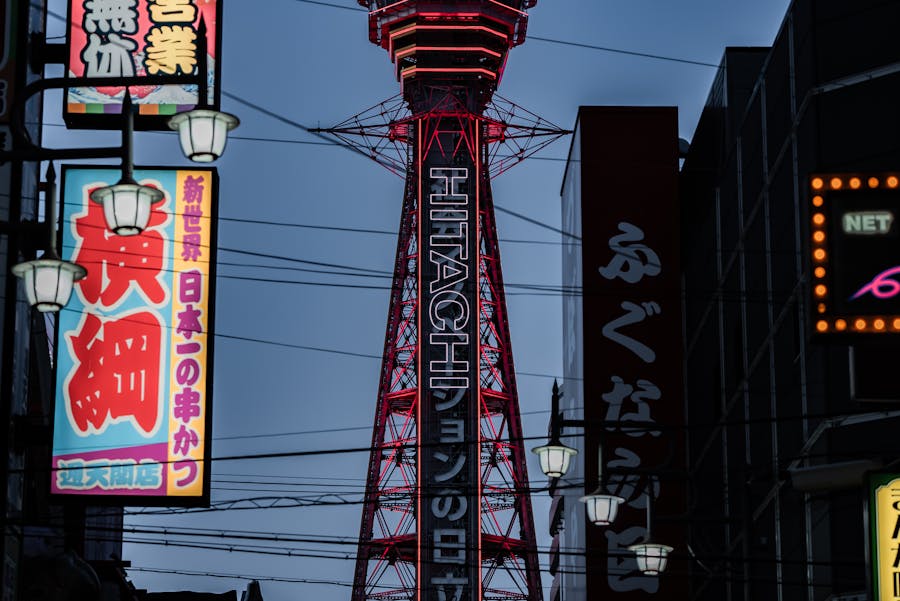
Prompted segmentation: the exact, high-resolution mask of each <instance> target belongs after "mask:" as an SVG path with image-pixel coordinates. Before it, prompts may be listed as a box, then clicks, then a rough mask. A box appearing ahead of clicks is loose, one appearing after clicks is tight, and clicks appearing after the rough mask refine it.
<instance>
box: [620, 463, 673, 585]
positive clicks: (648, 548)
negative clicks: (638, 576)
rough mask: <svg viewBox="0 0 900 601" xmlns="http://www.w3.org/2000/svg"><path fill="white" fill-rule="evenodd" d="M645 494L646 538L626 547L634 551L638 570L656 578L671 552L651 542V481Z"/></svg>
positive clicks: (669, 548)
mask: <svg viewBox="0 0 900 601" xmlns="http://www.w3.org/2000/svg"><path fill="white" fill-rule="evenodd" d="M645 492H646V494H647V536H646V537H645V538H644V542H642V543H638V544H636V545H631V546H630V547H628V550H629V551H634V554H635V559H636V560H637V565H638V569H639V570H640V571H641V572H642V573H644V574H645V575H647V576H658V575H659V574H660V573H662V572H664V571H665V569H666V566H667V565H668V563H669V553H671V552H672V551H673V549H672V547H670V546H668V545H661V544H659V543H654V542H651V541H652V540H653V538H652V530H651V528H652V526H653V520H652V508H653V480H652V479H651V480H650V485H649V486H648V487H647V489H646V491H645Z"/></svg>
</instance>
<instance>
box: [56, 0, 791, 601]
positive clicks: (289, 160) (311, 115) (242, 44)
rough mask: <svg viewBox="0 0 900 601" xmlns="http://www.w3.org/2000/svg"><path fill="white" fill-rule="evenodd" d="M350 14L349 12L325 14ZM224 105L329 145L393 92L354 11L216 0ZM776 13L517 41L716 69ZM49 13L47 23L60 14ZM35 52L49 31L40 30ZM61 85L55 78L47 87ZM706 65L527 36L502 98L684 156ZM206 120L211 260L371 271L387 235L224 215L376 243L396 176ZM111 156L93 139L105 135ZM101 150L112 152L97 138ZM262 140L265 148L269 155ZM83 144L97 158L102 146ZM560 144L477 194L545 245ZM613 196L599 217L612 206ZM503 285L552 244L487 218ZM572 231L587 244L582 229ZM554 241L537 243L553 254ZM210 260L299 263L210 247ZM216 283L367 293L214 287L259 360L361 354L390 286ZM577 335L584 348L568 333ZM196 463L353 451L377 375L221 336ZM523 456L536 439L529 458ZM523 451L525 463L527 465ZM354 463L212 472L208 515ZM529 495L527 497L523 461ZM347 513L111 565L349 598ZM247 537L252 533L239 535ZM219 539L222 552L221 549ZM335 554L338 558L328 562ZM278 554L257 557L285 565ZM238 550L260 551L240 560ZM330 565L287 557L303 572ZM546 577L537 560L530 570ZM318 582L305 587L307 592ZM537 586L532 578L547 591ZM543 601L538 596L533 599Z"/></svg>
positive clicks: (516, 310) (356, 475)
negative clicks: (589, 113) (215, 206)
mask: <svg viewBox="0 0 900 601" xmlns="http://www.w3.org/2000/svg"><path fill="white" fill-rule="evenodd" d="M328 2H330V3H332V4H335V5H340V6H344V7H347V8H348V9H355V8H359V7H358V5H357V4H356V2H355V1H353V0H328ZM224 4H225V6H224V12H223V32H224V42H223V51H222V57H221V58H222V61H223V62H222V65H223V69H222V87H223V89H224V90H225V91H226V92H229V93H231V94H234V95H236V96H238V97H241V98H243V99H246V100H248V101H250V102H253V103H256V104H258V105H261V106H263V107H265V108H266V109H268V110H270V111H273V112H275V113H278V114H280V115H283V116H284V117H286V118H288V119H291V120H293V121H297V122H300V123H303V124H306V125H310V126H322V127H327V126H329V125H332V124H335V123H338V122H340V121H342V120H343V119H345V118H346V117H348V116H350V115H352V114H354V113H357V112H360V111H362V110H363V109H365V108H367V107H369V106H371V105H374V104H376V103H378V102H380V101H381V100H384V99H386V98H388V97H390V96H393V95H394V94H396V93H397V92H398V84H397V82H396V81H395V79H394V76H393V67H392V65H391V63H390V61H389V59H388V56H387V54H386V53H385V52H384V51H383V50H382V49H380V48H378V47H376V46H374V45H372V44H370V43H369V41H368V31H367V16H366V14H365V13H364V12H358V11H355V10H344V9H341V8H335V7H329V6H323V5H318V4H315V3H310V2H306V1H303V0H229V1H227V2H225V3H224ZM787 5H788V0H755V1H753V2H747V1H746V0H687V1H685V2H679V3H675V2H663V1H662V0H539V2H538V4H537V6H536V7H535V8H533V9H532V10H531V11H530V19H529V26H528V31H529V33H530V34H532V35H534V36H538V37H543V38H552V39H557V40H567V41H571V42H577V43H583V44H590V45H597V46H604V47H609V48H616V49H622V50H628V51H635V52H642V53H648V54H657V55H665V56H671V57H677V58H683V59H689V60H694V61H700V62H707V63H716V64H717V63H718V62H719V59H720V57H721V55H722V52H723V50H724V47H725V46H728V45H732V46H752V45H768V44H769V43H770V42H771V41H772V40H773V39H774V37H775V34H776V32H777V30H778V27H779V26H780V24H781V20H782V17H783V15H784V13H785V11H786V8H787ZM51 8H52V9H53V10H54V11H55V12H56V13H58V14H65V2H64V1H63V0H51ZM48 28H49V32H50V33H49V35H51V36H58V35H62V34H63V33H64V29H63V24H62V22H61V21H59V20H58V19H56V18H53V17H52V16H51V18H50V19H49V20H48ZM48 73H49V74H50V75H58V74H61V69H58V68H57V69H56V70H55V71H54V70H52V69H51V70H50V71H48ZM714 75H715V69H714V68H710V67H704V66H697V65H690V64H683V63H677V62H671V61H664V60H658V59H651V58H643V57H637V56H629V55H625V54H617V53H611V52H605V51H599V50H591V49H586V48H579V47H574V46H567V45H561V44H555V43H549V42H546V41H539V40H530V41H526V43H525V44H524V45H523V46H520V47H518V48H516V49H514V50H513V51H512V52H511V53H510V58H509V62H508V66H507V69H506V73H505V76H504V79H503V81H502V82H501V85H500V89H499V93H500V94H501V95H502V96H504V97H505V98H508V99H510V100H512V101H513V102H516V103H517V104H519V105H521V106H523V107H525V108H527V109H529V110H530V111H533V112H535V113H537V114H539V115H541V116H543V117H544V118H546V119H548V120H549V121H551V122H554V123H556V124H557V125H560V126H562V127H567V128H570V127H572V126H573V124H574V120H575V115H576V112H577V110H578V107H579V105H674V106H677V107H678V109H679V119H680V135H681V136H682V137H684V138H686V139H690V138H691V135H692V133H693V130H694V128H695V126H696V123H697V119H698V118H699V115H700V111H701V109H702V106H703V103H704V102H705V100H706V96H707V93H708V90H709V86H710V83H711V82H712V79H713V77H714ZM49 98H50V102H49V103H48V107H47V110H46V121H47V122H48V123H55V124H59V123H61V115H60V111H61V108H60V105H59V100H58V97H53V96H50V97H49ZM222 106H223V108H224V109H225V110H228V111H230V112H233V113H235V114H237V115H239V117H240V118H241V121H242V125H241V127H240V128H239V129H238V130H236V131H235V132H234V134H235V135H237V136H239V137H245V138H256V139H255V140H249V139H235V140H232V141H230V142H229V144H228V148H227V151H226V154H225V156H224V157H223V158H222V159H221V160H220V161H219V162H218V164H217V166H218V167H219V170H220V178H221V179H220V200H219V214H220V217H221V218H223V220H222V221H221V222H220V224H219V246H220V247H222V248H233V249H243V250H248V251H252V252H257V253H265V254H271V255H280V256H287V257H294V258H298V259H304V260H311V261H320V262H327V263H338V264H345V265H352V266H356V267H362V268H367V269H372V270H382V271H388V272H389V271H390V270H391V269H392V265H393V259H394V252H395V244H396V238H395V236H392V235H381V234H367V233H348V232H339V231H333V230H322V229H310V228H300V227H289V226H285V227H281V226H273V225H257V224H250V223H246V222H242V221H240V220H243V219H252V220H264V221H271V222H278V223H284V224H307V225H321V226H339V227H350V228H366V229H376V230H389V231H393V232H396V230H397V227H398V222H399V214H400V203H401V200H402V180H401V179H400V178H398V177H396V176H394V175H392V174H390V173H389V172H388V171H386V170H385V169H384V168H382V167H380V166H379V165H376V164H375V163H373V162H371V161H367V160H366V159H365V158H362V157H360V156H358V155H356V154H353V153H351V152H348V151H347V150H344V149H341V148H338V147H329V146H321V145H314V144H304V143H300V142H314V141H316V138H314V137H312V136H310V135H309V134H306V133H305V132H304V131H302V130H301V129H297V128H293V127H290V126H288V125H285V124H284V123H283V122H280V121H278V120H275V119H273V118H271V117H268V116H266V115H264V114H262V113H260V112H258V111H254V110H251V109H249V108H247V107H246V106H243V105H241V104H239V103H237V102H235V101H234V100H232V99H231V98H229V97H227V96H226V97H223V100H222ZM93 139H94V136H90V135H86V134H84V133H80V132H67V131H66V130H64V129H63V128H61V127H53V126H51V127H48V128H46V130H45V140H46V141H47V142H48V144H49V145H57V146H61V145H78V144H82V143H85V141H88V140H93ZM107 140H108V139H107ZM111 140H115V136H112V138H111ZM274 140H280V141H274ZM100 141H102V140H100ZM568 144H569V140H568V138H564V139H562V140H561V141H559V142H557V143H555V144H554V145H553V146H551V147H549V148H547V149H545V150H544V151H542V152H541V154H540V156H541V157H543V158H545V159H556V160H529V161H527V162H525V163H523V164H520V165H518V166H517V167H515V168H513V169H512V170H510V171H508V172H507V173H505V174H504V175H502V176H500V177H499V178H498V179H496V180H495V181H494V184H493V190H494V199H495V202H496V204H497V205H499V206H502V207H505V208H508V209H511V210H514V211H516V212H519V213H522V214H524V215H527V216H528V217H530V218H532V219H536V220H538V221H541V222H544V223H547V224H549V225H551V226H553V227H559V221H560V211H559V188H560V184H561V181H562V172H563V167H564V162H563V161H562V160H559V159H564V158H565V156H566V153H567V150H568ZM135 147H136V149H135V159H136V163H137V164H139V165H186V164H188V163H187V162H186V161H185V160H184V159H183V158H181V154H180V151H179V150H178V149H177V141H176V139H175V137H174V136H173V135H172V134H158V133H139V134H137V139H136V144H135ZM617 200H620V199H609V201H610V202H616V201H617ZM497 224H498V231H499V235H500V238H501V240H502V239H504V238H506V239H514V240H530V241H543V242H550V243H551V244H535V243H519V242H511V243H502V244H501V252H502V257H503V269H504V279H505V280H506V281H507V282H508V283H516V284H541V285H547V286H558V285H559V284H560V263H561V259H560V247H559V245H558V243H559V242H560V238H559V236H558V235H556V234H554V233H553V232H551V231H548V230H546V229H541V228H539V227H536V226H535V225H533V224H530V223H527V222H525V221H522V220H520V219H516V218H515V217H512V216H510V215H508V214H504V213H498V215H497ZM586 235H589V233H586ZM553 243H555V244H553ZM219 260H220V262H231V263H254V264H266V265H269V264H271V265H279V266H290V267H303V265H300V264H296V263H293V264H292V263H288V262H279V261H274V260H272V259H265V258H253V257H249V256H245V255H239V254H232V253H229V252H223V251H220V253H219ZM219 275H220V276H222V275H250V276H253V277H262V278H271V279H281V280H294V281H319V282H332V283H343V284H351V283H352V284H371V283H373V282H375V283H378V284H380V285H382V286H384V289H376V290H372V289H365V288H346V287H328V286H309V285H301V284H284V283H262V282H250V281H244V280H234V279H224V278H221V277H220V278H219V280H218V283H217V299H216V305H217V314H216V330H217V333H219V334H226V335H231V336H238V337H248V338H255V339H262V340H266V341H272V342H277V343H287V344H293V345H305V346H313V347H322V348H328V349H334V350H339V351H349V352H352V353H361V354H365V355H380V354H381V351H382V345H383V341H384V328H385V321H386V316H387V307H388V301H389V294H388V290H387V289H386V287H387V286H388V285H389V280H381V279H372V280H370V279H368V278H363V279H360V278H351V277H349V276H323V275H316V274H310V273H304V272H297V271H285V270H268V269H261V268H258V267H254V268H246V267H245V268H239V267H234V266H224V265H222V266H220V267H219ZM510 292H513V293H514V294H510V296H509V297H508V309H509V320H510V328H511V333H512V346H513V353H514V359H515V364H516V367H517V369H518V370H519V371H521V372H529V373H538V374H550V375H553V374H559V373H560V372H561V327H562V319H561V299H560V297H559V296H553V295H551V296H536V295H531V294H521V292H522V290H518V289H517V290H514V291H513V290H510ZM585 336H586V339H589V337H590V334H589V333H586V334H585ZM215 345H216V347H215V383H214V392H215V396H214V408H213V456H224V455H239V454H257V453H267V452H279V451H307V450H320V449H342V448H351V447H367V446H368V445H369V444H370V441H371V425H372V420H373V413H374V409H375V401H376V390H377V382H378V370H379V367H380V360H377V359H373V358H366V357H353V356H348V355H341V354H334V353H324V352H317V351H309V350H297V349H290V348H285V347H279V346H274V345H269V344H260V343H255V342H244V341H236V340H233V339H226V338H218V339H217V340H216V342H215ZM551 384H552V380H551V379H549V378H545V377H536V376H533V375H520V376H519V378H518V388H519V394H520V398H519V403H520V408H521V410H522V412H523V414H524V418H523V420H524V428H525V435H526V436H542V435H543V434H544V433H545V432H546V424H547V419H548V416H549V411H548V409H549V395H550V387H551ZM526 444H527V446H529V447H531V446H534V444H533V443H530V442H529V443H526ZM529 455H530V453H529ZM367 459H368V455H367V453H349V454H339V455H324V456H307V457H295V458H289V459H278V460H248V461H240V462H221V463H214V464H213V466H212V500H213V502H214V503H218V502H221V501H225V500H228V499H245V498H252V497H261V496H296V497H304V498H308V499H312V498H315V497H318V496H320V495H339V497H337V496H326V497H324V498H326V499H329V500H336V499H338V498H342V499H345V500H348V501H358V500H359V499H360V498H361V493H362V490H363V487H364V484H365V469H366V463H367ZM529 472H530V474H531V479H532V482H533V483H535V484H537V485H538V486H540V485H542V484H543V483H544V479H543V477H542V476H541V474H540V471H539V469H538V467H537V465H536V463H535V462H533V461H532V459H531V457H529ZM533 506H534V512H535V518H536V522H537V535H538V545H539V547H540V548H541V549H544V550H546V549H547V547H548V546H549V543H550V537H549V534H547V519H546V516H547V511H548V508H549V497H547V496H546V495H545V494H543V495H539V496H537V497H536V498H534V500H533ZM360 511H361V506H360V505H359V504H358V503H357V504H343V505H340V504H339V505H335V506H316V507H307V508H293V509H290V508H284V509H267V510H243V511H217V512H210V513H201V514H192V515H158V516H151V515H133V516H129V517H128V518H127V520H126V523H127V525H128V526H130V527H134V528H141V527H144V526H153V527H161V526H163V527H167V528H170V529H171V532H170V533H169V534H166V535H149V534H138V533H133V534H132V533H126V534H125V538H126V540H129V541H133V540H136V539H149V540H155V541H157V542H161V541H164V540H168V541H169V542H174V541H181V542H185V543H187V544H191V545H201V546H210V545H214V544H215V545H218V544H221V543H222V542H223V541H221V540H217V539H215V538H202V537H196V536H193V537H184V536H179V535H178V532H179V531H183V529H185V528H207V529H211V530H212V531H214V532H217V533H218V532H221V531H235V530H240V531H247V532H252V533H261V534H259V536H260V538H262V539H265V538H270V534H269V533H280V534H281V535H288V536H289V535H295V536H296V537H298V538H303V539H322V540H326V541H331V543H330V544H316V543H313V542H307V541H304V542H281V541H272V540H251V539H245V540H234V539H231V540H230V541H227V542H228V543H229V544H231V545H232V546H233V547H234V550H232V551H230V552H229V551H214V550H204V549H197V548H185V547H175V546H158V545H148V544H138V543H133V542H129V543H128V544H126V546H125V553H124V558H125V559H126V560H129V561H131V562H132V565H133V566H134V567H135V568H141V569H146V570H161V571H163V572H171V571H194V572H202V573H210V574H239V575H243V576H245V577H247V578H250V577H254V576H255V577H278V578H286V579H294V580H306V581H307V582H275V581H267V580H263V581H262V591H263V595H264V597H265V598H266V600H267V601H288V600H294V599H297V598H301V597H302V598H314V599H318V600H319V601H345V600H346V599H347V598H348V597H349V595H350V588H349V587H350V585H351V583H352V578H353V567H354V563H353V561H352V560H350V559H347V557H353V556H354V555H355V547H354V546H353V544H352V542H353V541H354V540H355V538H356V537H357V536H358V534H359V518H360ZM253 536H256V535H253ZM226 540H227V539H226ZM340 541H344V542H347V543H350V544H344V545H341V544H334V543H336V542H340ZM289 549H292V550H293V554H294V555H295V556H293V557H286V556H279V555H275V554H271V553H285V554H286V553H287V551H288V550H289ZM245 550H255V551H257V553H246V552H243V551H245ZM303 554H306V555H315V556H323V555H324V556H329V557H331V558H330V559H325V558H321V557H303V556H302V555H303ZM541 564H542V566H546V564H547V558H546V556H545V555H544V556H542V557H541ZM129 576H130V578H131V579H132V580H133V581H134V582H135V584H136V585H137V586H138V587H140V588H148V589H150V590H151V591H154V592H158V591H164V590H184V589H187V590H202V591H224V590H229V589H233V588H238V589H242V588H244V586H245V581H244V580H242V579H226V578H214V577H210V576H186V575H176V574H172V573H157V572H148V571H138V570H131V571H129ZM317 581H324V582H317ZM545 584H546V585H547V586H548V587H549V580H548V579H546V578H545ZM546 594H547V591H546V590H545V595H546Z"/></svg>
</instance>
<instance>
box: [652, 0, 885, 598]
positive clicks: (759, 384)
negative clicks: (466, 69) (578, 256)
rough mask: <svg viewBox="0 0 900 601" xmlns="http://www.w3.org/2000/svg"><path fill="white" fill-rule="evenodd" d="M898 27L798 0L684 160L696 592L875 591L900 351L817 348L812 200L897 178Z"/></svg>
mask: <svg viewBox="0 0 900 601" xmlns="http://www.w3.org/2000/svg"><path fill="white" fill-rule="evenodd" d="M898 22H900V2H897V1H889V2H884V1H880V0H860V1H858V2H846V1H843V0H796V1H795V2H793V3H792V4H791V6H790V8H789V9H788V12H787V15H786V17H785V19H784V22H783V25H782V27H781V29H780V31H779V33H778V35H777V38H776V39H775V42H774V44H773V46H772V47H771V48H729V49H728V50H726V52H725V55H724V58H723V60H722V63H721V68H720V70H719V73H718V76H717V78H716V80H715V82H714V84H713V86H712V89H711V91H710V93H709V99H708V101H707V104H706V107H705V109H704V111H703V115H702V117H701V120H700V122H699V124H698V127H697V129H696V132H695V135H694V138H693V140H692V143H691V146H690V151H689V153H688V154H687V156H686V160H685V162H684V165H683V168H682V173H681V179H680V198H681V207H682V223H681V231H682V238H681V239H682V261H683V266H682V267H683V286H684V289H683V292H684V316H685V317H684V324H685V326H684V327H685V380H686V382H685V395H684V400H685V408H686V415H687V424H688V425H687V430H686V434H687V443H688V444H687V449H688V455H687V461H688V466H689V469H688V491H689V498H688V508H689V514H688V524H689V538H688V542H689V544H688V546H687V548H685V549H681V552H682V553H685V554H687V556H688V559H689V561H688V564H687V565H688V574H687V575H686V576H687V577H688V578H689V582H690V596H689V597H688V598H689V599H696V600H713V599H714V600H716V601H721V600H726V601H738V600H740V601H750V600H760V599H772V600H779V601H781V600H792V601H793V600H798V601H799V600H804V601H826V600H838V599H841V600H850V599H854V600H855V599H866V598H869V599H872V598H874V597H872V596H867V594H866V589H867V585H868V584H867V582H868V577H867V573H868V572H867V557H866V537H865V531H866V521H865V513H864V501H865V498H866V490H865V486H864V478H863V476H864V473H865V472H866V471H867V470H870V469H873V468H878V467H882V466H884V467H889V466H895V463H896V461H897V460H898V458H900V437H898V436H897V435H896V431H897V428H898V427H900V411H898V409H900V404H898V401H900V393H898V391H897V385H896V379H895V378H893V377H892V374H893V373H894V372H895V371H896V367H895V366H894V365H895V364H896V361H897V360H898V358H900V352H898V343H897V342H895V341H896V334H886V335H880V336H879V335H872V336H858V337H856V338H854V337H852V336H847V337H845V338H843V339H838V338H834V339H831V338H824V337H822V336H819V337H818V338H816V337H815V334H817V331H816V330H817V329H818V328H819V327H821V328H822V329H821V330H819V331H820V332H822V331H826V330H827V328H828V327H829V325H828V324H827V323H825V324H823V325H821V326H820V321H819V313H824V312H825V310H826V308H825V306H824V304H822V303H820V302H818V301H816V302H812V301H811V298H813V297H812V296H811V294H812V291H811V289H810V288H811V282H813V283H815V279H816V278H818V277H822V274H824V273H825V272H824V270H820V269H818V268H817V266H816V265H815V264H814V263H813V262H812V260H811V259H810V243H809V240H810V236H811V229H812V228H811V223H812V220H813V218H814V217H815V215H814V214H813V212H812V211H810V210H809V208H808V207H809V206H810V201H811V192H810V176H811V174H815V173H846V174H873V173H884V172H893V173H895V174H896V173H897V171H898V170H900V110H898V107H900V44H898V43H897V37H896V28H895V26H896V24H897V23H898ZM864 181H865V180H864ZM855 185H857V186H858V185H859V180H857V182H856V183H855ZM817 219H818V218H817ZM894 227H895V228H896V227H897V225H894ZM832 231H833V230H832ZM835 261H840V259H839V258H836V259H835ZM823 290H824V289H823ZM895 469H896V467H895ZM666 577H679V575H677V574H670V575H667V576H666ZM682 577H683V576H682ZM879 598H880V597H879Z"/></svg>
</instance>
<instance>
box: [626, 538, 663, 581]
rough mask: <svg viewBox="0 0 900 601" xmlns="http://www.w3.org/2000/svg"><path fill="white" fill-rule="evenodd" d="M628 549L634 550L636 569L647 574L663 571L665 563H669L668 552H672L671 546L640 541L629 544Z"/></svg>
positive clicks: (651, 574) (652, 574) (654, 574)
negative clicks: (636, 543) (635, 543)
mask: <svg viewBox="0 0 900 601" xmlns="http://www.w3.org/2000/svg"><path fill="white" fill-rule="evenodd" d="M628 550H629V551H634V554H635V556H636V559H637V565H638V569H639V570H640V571H641V572H642V573H644V574H646V575H647V576H658V575H659V574H660V573H661V572H664V571H665V569H666V565H667V564H668V563H669V553H671V552H672V547H670V546H668V545H660V544H658V543H640V544H638V545H631V546H630V547H628Z"/></svg>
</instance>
